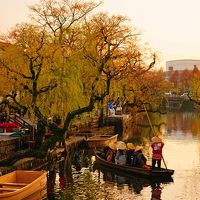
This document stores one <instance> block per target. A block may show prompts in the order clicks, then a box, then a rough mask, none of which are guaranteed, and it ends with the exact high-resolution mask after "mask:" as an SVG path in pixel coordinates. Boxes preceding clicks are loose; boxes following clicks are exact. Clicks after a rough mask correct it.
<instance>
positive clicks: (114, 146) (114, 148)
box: [108, 142, 117, 150]
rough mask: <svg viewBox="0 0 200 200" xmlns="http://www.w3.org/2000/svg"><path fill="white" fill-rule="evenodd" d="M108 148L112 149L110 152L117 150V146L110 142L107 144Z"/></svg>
mask: <svg viewBox="0 0 200 200" xmlns="http://www.w3.org/2000/svg"><path fill="white" fill-rule="evenodd" d="M108 146H109V147H110V148H111V149H112V150H117V146H116V144H115V143H113V142H111V143H109V144H108Z"/></svg>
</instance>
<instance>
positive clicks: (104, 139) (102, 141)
mask: <svg viewBox="0 0 200 200" xmlns="http://www.w3.org/2000/svg"><path fill="white" fill-rule="evenodd" d="M117 137H118V135H117V134H116V135H96V136H92V137H90V138H88V139H87V143H88V147H89V148H95V147H104V146H107V145H108V144H109V143H110V142H116V141H117Z"/></svg>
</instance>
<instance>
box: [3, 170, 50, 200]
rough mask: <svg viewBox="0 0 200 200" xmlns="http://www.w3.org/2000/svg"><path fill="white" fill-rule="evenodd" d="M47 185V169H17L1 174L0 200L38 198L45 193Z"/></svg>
mask: <svg viewBox="0 0 200 200" xmlns="http://www.w3.org/2000/svg"><path fill="white" fill-rule="evenodd" d="M46 186H47V172H46V171H44V170H42V171H26V170H16V171H13V172H11V173H8V174H6V175H3V176H0V200H21V199H23V200H28V199H38V195H43V194H45V190H46ZM35 197H37V198H35ZM39 199H42V198H41V197H39Z"/></svg>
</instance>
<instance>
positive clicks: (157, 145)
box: [151, 142, 164, 160]
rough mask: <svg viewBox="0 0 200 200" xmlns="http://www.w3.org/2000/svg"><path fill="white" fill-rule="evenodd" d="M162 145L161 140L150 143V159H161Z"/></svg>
mask: <svg viewBox="0 0 200 200" xmlns="http://www.w3.org/2000/svg"><path fill="white" fill-rule="evenodd" d="M163 146H164V143H163V142H154V143H152V144H151V147H152V149H153V155H152V159H154V160H161V159H162V148H163Z"/></svg>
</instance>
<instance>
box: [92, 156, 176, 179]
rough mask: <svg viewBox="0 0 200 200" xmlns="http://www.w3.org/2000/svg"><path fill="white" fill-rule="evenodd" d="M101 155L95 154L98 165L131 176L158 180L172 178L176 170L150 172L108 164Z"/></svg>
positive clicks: (127, 166) (162, 169)
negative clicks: (159, 178)
mask: <svg viewBox="0 0 200 200" xmlns="http://www.w3.org/2000/svg"><path fill="white" fill-rule="evenodd" d="M100 154H101V153H96V154H95V157H96V163H98V164H100V165H102V166H104V167H108V168H111V169H112V170H116V171H121V172H124V173H129V174H134V175H142V176H145V177H152V178H156V177H162V178H167V177H171V176H172V175H173V174H174V170H172V169H164V168H161V169H160V170H157V169H156V170H148V169H143V168H139V167H132V166H129V165H119V164H115V163H112V162H108V161H107V160H105V159H103V158H102V157H101V156H100Z"/></svg>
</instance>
